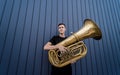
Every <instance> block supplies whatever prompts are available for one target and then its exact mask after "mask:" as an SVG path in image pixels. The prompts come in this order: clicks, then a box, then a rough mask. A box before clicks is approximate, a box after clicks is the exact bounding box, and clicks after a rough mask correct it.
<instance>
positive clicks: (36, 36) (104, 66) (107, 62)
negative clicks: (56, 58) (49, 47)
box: [0, 0, 120, 75]
mask: <svg viewBox="0 0 120 75" xmlns="http://www.w3.org/2000/svg"><path fill="white" fill-rule="evenodd" d="M0 10H1V11H0V75H50V72H51V65H50V63H49V60H48V54H47V53H48V52H47V51H44V50H43V46H44V44H46V43H47V42H48V41H49V39H50V38H51V37H52V36H53V35H56V34H58V32H57V24H58V23H61V22H63V23H65V24H66V27H67V32H66V35H67V36H69V35H71V32H76V31H78V30H79V29H80V28H81V27H82V25H83V21H84V19H86V18H90V19H92V20H94V21H95V22H96V23H97V24H98V26H99V27H100V29H101V31H102V39H101V40H99V41H97V40H94V39H92V38H89V39H85V40H84V42H85V44H86V46H87V48H88V52H87V55H86V56H85V57H84V58H82V59H81V60H79V61H77V62H76V63H74V64H72V68H73V75H119V74H120V72H119V71H120V59H119V57H120V47H119V46H120V40H119V37H120V25H119V24H120V13H119V11H120V1H119V0H99V1H97V0H0Z"/></svg>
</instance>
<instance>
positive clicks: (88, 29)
mask: <svg viewBox="0 0 120 75" xmlns="http://www.w3.org/2000/svg"><path fill="white" fill-rule="evenodd" d="M101 37H102V33H101V30H100V29H99V27H98V26H97V24H96V23H95V22H93V21H92V20H91V19H85V20H84V24H83V27H82V28H81V29H80V30H79V31H77V32H75V33H73V34H72V35H71V36H69V37H68V38H67V39H65V40H63V41H62V42H60V43H58V44H57V45H62V46H65V47H66V48H67V51H66V52H64V53H61V52H60V51H59V50H58V49H56V50H49V52H48V57H49V61H50V63H51V64H52V65H53V66H55V67H63V66H66V65H68V64H70V63H71V61H77V60H79V59H80V58H82V57H84V56H85V55H86V53H87V47H86V45H85V44H84V42H83V41H82V40H84V39H87V38H93V39H95V40H100V39H101Z"/></svg>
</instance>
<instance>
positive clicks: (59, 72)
mask: <svg viewBox="0 0 120 75" xmlns="http://www.w3.org/2000/svg"><path fill="white" fill-rule="evenodd" d="M58 31H59V35H57V36H53V37H52V39H50V40H49V42H48V43H47V44H46V45H45V46H44V50H50V49H59V50H60V51H61V52H64V51H66V47H64V46H61V45H56V44H57V43H59V42H61V41H63V40H64V39H66V38H67V37H66V36H65V31H66V27H65V24H64V23H60V24H58ZM71 63H72V62H71ZM51 75H72V66H71V64H69V65H67V66H64V67H61V68H58V67H54V66H52V72H51Z"/></svg>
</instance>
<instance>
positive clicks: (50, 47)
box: [44, 42, 67, 52]
mask: <svg viewBox="0 0 120 75" xmlns="http://www.w3.org/2000/svg"><path fill="white" fill-rule="evenodd" d="M50 49H59V50H60V51H61V52H64V51H66V50H67V48H66V47H64V46H61V45H52V43H51V42H48V43H47V44H46V45H45V46H44V50H50Z"/></svg>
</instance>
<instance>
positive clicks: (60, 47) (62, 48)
mask: <svg viewBox="0 0 120 75" xmlns="http://www.w3.org/2000/svg"><path fill="white" fill-rule="evenodd" d="M56 47H57V48H58V50H60V52H61V53H64V52H66V50H67V48H66V47H64V46H62V45H56Z"/></svg>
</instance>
